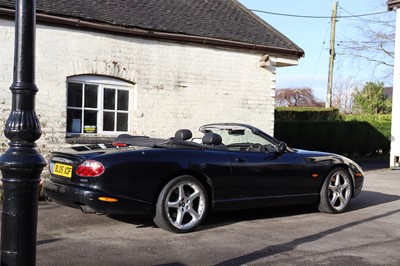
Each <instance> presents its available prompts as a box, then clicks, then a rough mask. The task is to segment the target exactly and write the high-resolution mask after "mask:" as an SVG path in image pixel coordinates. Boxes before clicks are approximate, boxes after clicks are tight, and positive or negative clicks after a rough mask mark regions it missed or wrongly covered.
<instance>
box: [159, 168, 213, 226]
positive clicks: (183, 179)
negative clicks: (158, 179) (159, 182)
mask: <svg viewBox="0 0 400 266" xmlns="http://www.w3.org/2000/svg"><path fill="white" fill-rule="evenodd" d="M207 209H208V198H207V192H206V190H205V189H204V186H203V185H202V184H201V183H200V182H199V181H198V180H197V179H196V178H194V177H192V176H188V175H183V176H179V177H177V178H175V179H173V180H171V181H170V182H169V183H167V184H166V185H165V187H164V188H163V189H162V190H161V193H160V195H159V196H158V200H157V205H156V210H155V216H154V222H155V224H156V225H157V226H158V227H160V228H163V229H165V230H168V231H172V232H176V233H186V232H190V231H193V230H194V229H196V228H197V227H198V226H199V225H200V224H201V223H202V222H203V220H204V218H205V216H206V213H207Z"/></svg>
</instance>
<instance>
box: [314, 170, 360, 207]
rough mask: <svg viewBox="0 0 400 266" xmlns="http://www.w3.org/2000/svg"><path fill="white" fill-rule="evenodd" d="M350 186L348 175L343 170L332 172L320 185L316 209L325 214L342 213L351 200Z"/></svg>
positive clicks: (351, 187)
mask: <svg viewBox="0 0 400 266" xmlns="http://www.w3.org/2000/svg"><path fill="white" fill-rule="evenodd" d="M352 184H353V183H352V180H351V177H350V174H349V173H348V172H347V171H346V170H345V169H343V168H336V169H334V170H332V171H331V172H330V173H329V174H328V176H327V177H326V179H325V182H324V184H323V185H322V188H321V192H320V202H319V206H318V209H319V210H320V211H321V212H326V213H341V212H344V211H345V209H346V208H347V206H348V205H349V202H350V199H351V198H352V191H353V185H352Z"/></svg>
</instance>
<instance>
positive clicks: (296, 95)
mask: <svg viewBox="0 0 400 266" xmlns="http://www.w3.org/2000/svg"><path fill="white" fill-rule="evenodd" d="M275 100H276V106H287V107H323V106H324V103H321V102H319V101H318V100H317V98H316V97H315V96H314V94H313V91H312V89H311V88H307V87H302V88H283V89H277V90H276V92H275Z"/></svg>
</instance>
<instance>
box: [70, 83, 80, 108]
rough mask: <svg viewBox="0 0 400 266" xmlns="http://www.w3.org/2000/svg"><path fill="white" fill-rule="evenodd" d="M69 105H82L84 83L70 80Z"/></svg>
mask: <svg viewBox="0 0 400 266" xmlns="http://www.w3.org/2000/svg"><path fill="white" fill-rule="evenodd" d="M67 91H68V93H67V94H68V95H67V106H69V107H82V84H81V83H72V82H68V90H67Z"/></svg>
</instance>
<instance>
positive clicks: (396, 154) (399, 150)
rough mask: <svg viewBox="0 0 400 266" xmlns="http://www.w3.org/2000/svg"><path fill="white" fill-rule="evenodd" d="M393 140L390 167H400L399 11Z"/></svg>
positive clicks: (394, 74) (399, 13) (393, 101)
mask: <svg viewBox="0 0 400 266" xmlns="http://www.w3.org/2000/svg"><path fill="white" fill-rule="evenodd" d="M391 140H392V142H391V146H390V167H400V165H399V162H398V161H399V160H400V12H399V11H398V10H397V11H396V37H395V57H394V70H393V100H392V137H391ZM396 160H397V163H396Z"/></svg>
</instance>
